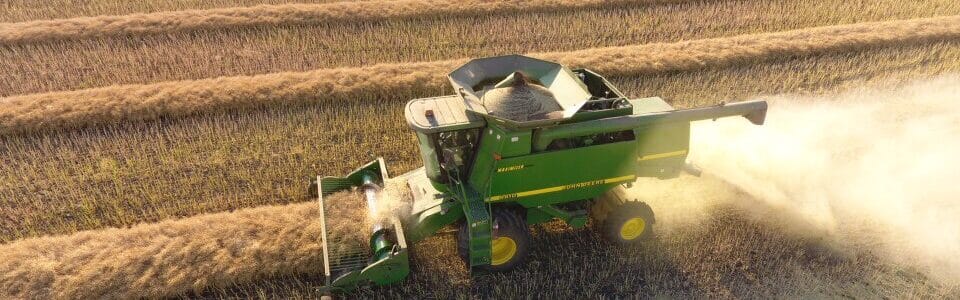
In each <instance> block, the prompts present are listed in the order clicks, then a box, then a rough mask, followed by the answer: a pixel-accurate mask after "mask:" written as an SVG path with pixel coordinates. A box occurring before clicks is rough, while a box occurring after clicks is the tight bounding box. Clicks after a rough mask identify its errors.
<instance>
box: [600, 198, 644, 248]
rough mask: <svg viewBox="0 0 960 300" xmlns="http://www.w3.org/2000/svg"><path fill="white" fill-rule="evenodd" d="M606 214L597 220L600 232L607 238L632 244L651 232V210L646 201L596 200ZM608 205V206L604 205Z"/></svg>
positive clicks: (624, 243)
mask: <svg viewBox="0 0 960 300" xmlns="http://www.w3.org/2000/svg"><path fill="white" fill-rule="evenodd" d="M595 205H600V206H601V210H603V211H604V213H605V214H606V215H605V216H603V217H602V218H601V219H602V220H598V221H599V222H598V223H599V225H600V226H599V229H600V233H601V234H602V235H603V237H604V238H606V239H607V240H609V241H611V242H614V243H617V244H620V245H632V244H636V243H638V242H640V241H643V240H645V239H647V238H649V237H650V236H652V234H653V223H654V222H655V221H656V220H655V219H654V217H653V210H652V209H650V206H649V205H647V204H646V203H643V202H639V201H627V202H623V203H610V202H605V203H604V202H598V203H597V204H595ZM606 206H609V207H606Z"/></svg>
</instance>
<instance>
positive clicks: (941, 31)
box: [0, 17, 960, 134]
mask: <svg viewBox="0 0 960 300" xmlns="http://www.w3.org/2000/svg"><path fill="white" fill-rule="evenodd" d="M958 37H960V17H938V18H928V19H916V20H907V21H890V22H879V23H861V24H853V25H841V26H832V27H820V28H812V29H802V30H795V31H787V32H781V33H769V34H758V35H743V36H737V37H731V38H717V39H706V40H698V41H691V42H680V43H673V44H649V45H639V46H624V47H612V48H602V49H590V50H581V51H575V52H569V53H541V54H532V55H533V56H535V57H541V58H544V59H549V60H553V61H558V62H561V63H564V64H566V65H570V66H574V67H581V66H590V68H591V69H592V70H595V71H598V72H601V73H603V74H607V76H624V75H639V74H652V73H657V72H671V71H688V70H694V69H700V68H705V67H711V66H713V67H722V66H725V65H731V64H743V63H749V62H755V61H764V60H769V59H777V58H780V57H784V56H787V57H790V56H794V57H796V56H805V55H813V54H819V53H827V52H844V51H856V50H858V49H870V48H874V47H883V46H889V45H891V44H897V43H914V44H916V43H929V42H937V41H949V40H954V39H956V38H958ZM463 62H464V60H451V61H440V62H430V63H413V64H381V65H375V66H371V67H361V68H339V69H324V70H316V71H311V72H304V73H279V74H270V75H260V76H249V77H246V76H244V77H221V78H215V79H207V80H196V81H178V82H166V83H158V84H151V85H127V86H114V87H106V88H99V89H91V90H81V91H72V92H59V93H47V94H36V95H25V96H14V97H7V98H3V99H0V103H3V104H5V105H4V106H3V107H0V133H7V134H9V133H22V132H30V131H42V130H53V129H70V128H78V127H84V126H91V125H100V124H107V123H115V122H125V121H126V122H137V121H146V120H155V119H159V118H163V117H180V116H185V115H191V114H196V113H200V112H209V111H216V110H224V109H244V108H246V109H250V108H258V107H264V106H270V105H292V104H293V105H295V104H308V103H316V102H319V103H334V102H338V101H339V102H343V101H356V100H352V99H369V98H376V97H380V96H382V95H386V94H390V93H400V94H405V95H411V94H420V93H423V92H424V91H427V92H432V93H433V94H438V93H440V91H442V90H443V89H444V86H445V84H446V80H445V77H444V75H443V74H445V70H451V69H453V68H454V67H455V66H457V65H459V64H462V63H463Z"/></svg>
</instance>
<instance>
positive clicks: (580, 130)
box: [310, 55, 767, 290]
mask: <svg viewBox="0 0 960 300" xmlns="http://www.w3.org/2000/svg"><path fill="white" fill-rule="evenodd" d="M448 77H449V79H450V83H451V84H452V85H453V88H454V90H455V91H456V95H450V96H441V97H432V98H423V99H414V100H411V101H409V102H408V103H407V105H406V108H405V117H406V121H407V123H408V124H409V126H410V128H411V129H413V131H414V132H415V133H416V136H417V140H418V142H419V148H420V155H421V157H422V159H423V167H422V168H419V169H417V170H414V171H411V172H408V173H406V174H403V175H400V176H398V177H397V178H393V179H391V178H390V177H389V174H388V172H387V169H386V165H385V164H384V162H383V159H377V160H375V161H373V162H371V163H369V164H367V165H365V166H363V167H361V168H359V169H357V170H356V171H354V172H352V173H350V174H349V175H347V176H346V177H322V178H320V177H318V178H317V181H315V182H314V183H313V184H312V185H311V187H310V190H311V192H312V194H314V195H317V196H319V197H318V198H319V201H320V207H321V209H324V208H325V207H328V206H329V203H326V202H325V201H324V196H328V195H330V194H332V193H335V192H338V191H344V190H353V191H355V192H359V193H363V195H364V197H365V198H366V205H367V209H368V210H369V211H370V212H371V214H373V215H376V214H378V213H379V212H376V211H377V210H378V209H381V208H380V207H378V204H379V203H378V202H379V201H381V200H382V199H387V197H398V198H393V199H399V198H409V199H412V200H410V201H412V203H411V205H409V206H408V207H410V209H409V211H393V212H391V216H390V217H389V218H382V219H381V220H380V221H379V222H375V223H374V225H373V226H372V227H371V228H369V231H370V242H369V246H368V247H358V248H355V249H351V250H349V251H343V250H341V249H342V247H330V245H333V244H335V243H337V242H338V237H337V236H333V234H332V233H331V232H330V231H329V230H327V225H328V224H327V221H328V220H327V217H326V215H325V214H324V213H325V212H322V213H321V218H320V222H321V224H322V225H323V226H324V229H323V236H322V242H323V244H324V251H323V256H324V257H323V259H324V275H325V276H326V286H327V288H329V289H331V290H349V289H352V288H355V287H356V286H358V285H361V284H370V283H372V284H377V285H383V284H389V283H394V282H397V281H400V280H402V279H403V278H404V277H406V275H407V274H408V273H409V270H410V268H409V258H408V255H409V254H408V253H409V247H410V245H412V244H415V243H416V242H417V241H420V240H422V239H424V238H426V237H429V236H431V235H433V234H435V233H437V231H438V230H439V229H441V228H442V227H445V226H449V225H452V226H457V228H458V231H457V246H458V247H457V248H458V252H459V255H460V256H461V257H462V259H463V260H464V262H465V263H466V264H467V265H468V266H469V267H470V270H471V271H506V270H510V269H513V268H516V267H517V266H520V265H522V264H523V263H524V262H525V260H526V257H527V254H528V252H529V249H530V243H531V238H530V233H529V231H528V225H531V224H537V223H543V222H547V221H550V220H554V219H560V220H563V221H565V222H566V223H568V224H569V225H570V226H572V227H574V228H579V227H583V226H585V225H586V224H587V220H590V219H592V220H593V222H594V226H593V227H595V228H597V229H598V230H599V232H600V234H601V235H602V236H604V237H605V238H606V239H609V240H610V241H612V242H613V243H615V244H632V243H637V242H640V241H642V240H644V238H646V237H648V236H649V235H650V231H651V226H652V225H653V224H654V223H655V221H656V220H655V218H654V214H653V211H652V210H651V209H650V207H649V206H648V205H647V204H645V203H643V202H641V201H640V200H638V199H635V198H632V197H629V196H628V195H627V194H626V193H625V192H624V186H625V185H628V184H630V183H632V182H633V181H635V180H636V179H637V177H657V178H662V179H667V178H672V177H676V176H678V174H679V173H680V172H681V171H684V170H686V171H689V172H692V173H696V172H697V171H696V168H695V167H693V166H692V165H689V164H687V163H686V156H687V151H688V148H689V139H690V122H692V121H698V120H705V119H716V118H721V117H728V116H743V117H745V118H746V119H747V120H749V121H750V122H752V123H753V124H756V125H761V124H763V122H764V119H765V117H766V111H767V103H766V102H764V101H748V102H739V103H732V104H725V105H724V104H721V105H716V106H710V107H702V108H693V109H684V110H677V109H674V108H673V107H672V106H670V105H669V104H667V103H666V102H664V101H663V100H662V99H660V98H657V97H652V98H641V99H628V98H627V97H626V96H625V95H624V94H623V93H621V92H620V91H618V90H617V89H616V88H615V87H614V86H613V85H611V84H610V82H608V81H607V80H606V79H604V78H603V77H601V76H600V75H599V74H597V73H594V72H592V71H590V70H587V69H578V70H570V69H568V68H566V67H564V66H561V65H559V64H556V63H552V62H547V61H543V60H538V59H533V58H529V57H525V56H520V55H508V56H499V57H490V58H483V59H475V60H472V61H470V62H469V63H467V64H465V65H463V66H461V67H460V68H458V69H456V70H454V71H453V72H451V73H450V74H449V75H448ZM503 89H509V90H503ZM493 97H507V98H493ZM511 101H512V102H511ZM522 101H527V102H522ZM524 113H526V115H524ZM386 180H401V182H405V185H406V186H405V188H406V190H405V191H399V193H409V195H403V197H401V195H387V194H386V193H387V192H385V190H384V188H383V186H384V183H385V181H386ZM391 192H397V191H391Z"/></svg>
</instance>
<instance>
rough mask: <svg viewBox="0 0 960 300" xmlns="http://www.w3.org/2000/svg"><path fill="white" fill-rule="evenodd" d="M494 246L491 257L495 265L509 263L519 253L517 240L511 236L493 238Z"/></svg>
mask: <svg viewBox="0 0 960 300" xmlns="http://www.w3.org/2000/svg"><path fill="white" fill-rule="evenodd" d="M492 246H493V247H492V248H493V249H491V250H492V251H491V252H492V253H490V259H491V260H492V262H491V264H492V265H494V266H497V265H502V264H505V263H507V262H508V261H510V260H511V259H513V256H514V255H515V254H517V242H515V241H514V240H513V239H511V238H509V237H505V236H501V237H497V238H495V239H493V245H492Z"/></svg>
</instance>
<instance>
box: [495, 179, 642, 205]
mask: <svg viewBox="0 0 960 300" xmlns="http://www.w3.org/2000/svg"><path fill="white" fill-rule="evenodd" d="M636 178H637V175H626V176H620V177H613V178H607V179H597V180H591V181H584V182H578V183H571V184H567V185H561V186H555V187H548V188H542V189H537V190H531V191H523V192H516V193H510V194H503V195H497V196H492V197H489V198H487V202H491V201H500V200H504V199H513V198H520V197H526V196H533V195H540V194H546V193H553V192H559V191H564V190H572V189H579V188H585V187H590V186H595V185H601V184H610V183H620V182H626V181H633V180H634V179H636Z"/></svg>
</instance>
